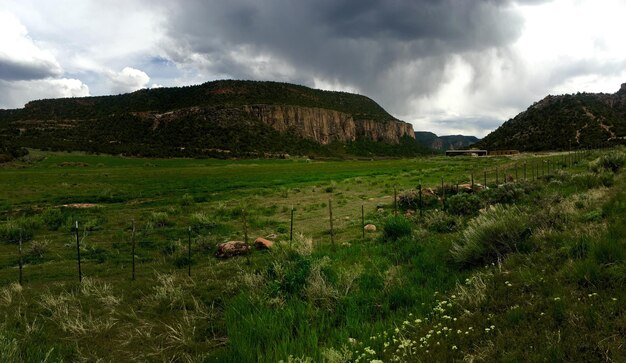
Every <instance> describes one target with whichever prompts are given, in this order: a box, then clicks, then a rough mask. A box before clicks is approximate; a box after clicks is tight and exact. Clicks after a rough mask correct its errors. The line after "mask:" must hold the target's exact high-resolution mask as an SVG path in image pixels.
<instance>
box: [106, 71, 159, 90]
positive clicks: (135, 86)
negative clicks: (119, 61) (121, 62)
mask: <svg viewBox="0 0 626 363" xmlns="http://www.w3.org/2000/svg"><path fill="white" fill-rule="evenodd" d="M109 80H110V82H111V87H110V88H111V91H112V92H113V93H127V92H133V91H137V90H139V89H142V88H146V87H147V86H148V83H149V82H150V77H149V76H148V75H147V74H146V73H145V72H143V71H141V70H139V69H135V68H132V67H124V69H122V71H121V72H109Z"/></svg>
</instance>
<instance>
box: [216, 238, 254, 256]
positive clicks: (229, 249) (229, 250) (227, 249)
mask: <svg viewBox="0 0 626 363" xmlns="http://www.w3.org/2000/svg"><path fill="white" fill-rule="evenodd" d="M249 250H250V246H248V245H247V244H246V243H245V242H242V241H229V242H226V243H220V244H219V245H218V246H217V251H216V252H215V257H218V258H229V257H233V256H238V255H245V254H246V253H248V251H249Z"/></svg>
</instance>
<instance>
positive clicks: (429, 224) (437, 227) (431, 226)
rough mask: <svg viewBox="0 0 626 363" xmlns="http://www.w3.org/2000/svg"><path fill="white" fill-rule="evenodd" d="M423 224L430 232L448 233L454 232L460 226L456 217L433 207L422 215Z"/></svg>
mask: <svg viewBox="0 0 626 363" xmlns="http://www.w3.org/2000/svg"><path fill="white" fill-rule="evenodd" d="M424 225H425V226H426V229H428V230H429V231H432V232H438V233H448V232H454V231H456V230H457V229H459V227H460V226H461V221H460V220H459V218H458V217H455V216H452V215H450V214H448V213H446V212H443V211H440V210H438V209H435V210H433V211H430V212H428V213H427V214H426V215H425V217H424Z"/></svg>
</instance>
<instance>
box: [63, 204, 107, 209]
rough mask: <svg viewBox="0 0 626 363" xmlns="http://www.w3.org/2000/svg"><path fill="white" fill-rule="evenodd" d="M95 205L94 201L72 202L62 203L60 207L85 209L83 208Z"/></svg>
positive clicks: (94, 206)
mask: <svg viewBox="0 0 626 363" xmlns="http://www.w3.org/2000/svg"><path fill="white" fill-rule="evenodd" d="M97 206H98V205H97V204H94V203H72V204H63V205H62V206H61V207H65V208H76V209H85V208H96V207H97Z"/></svg>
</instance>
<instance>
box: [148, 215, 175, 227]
mask: <svg viewBox="0 0 626 363" xmlns="http://www.w3.org/2000/svg"><path fill="white" fill-rule="evenodd" d="M149 221H150V223H152V225H153V226H154V227H166V226H169V225H170V220H169V215H168V214H167V213H166V212H152V214H150V218H149Z"/></svg>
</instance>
